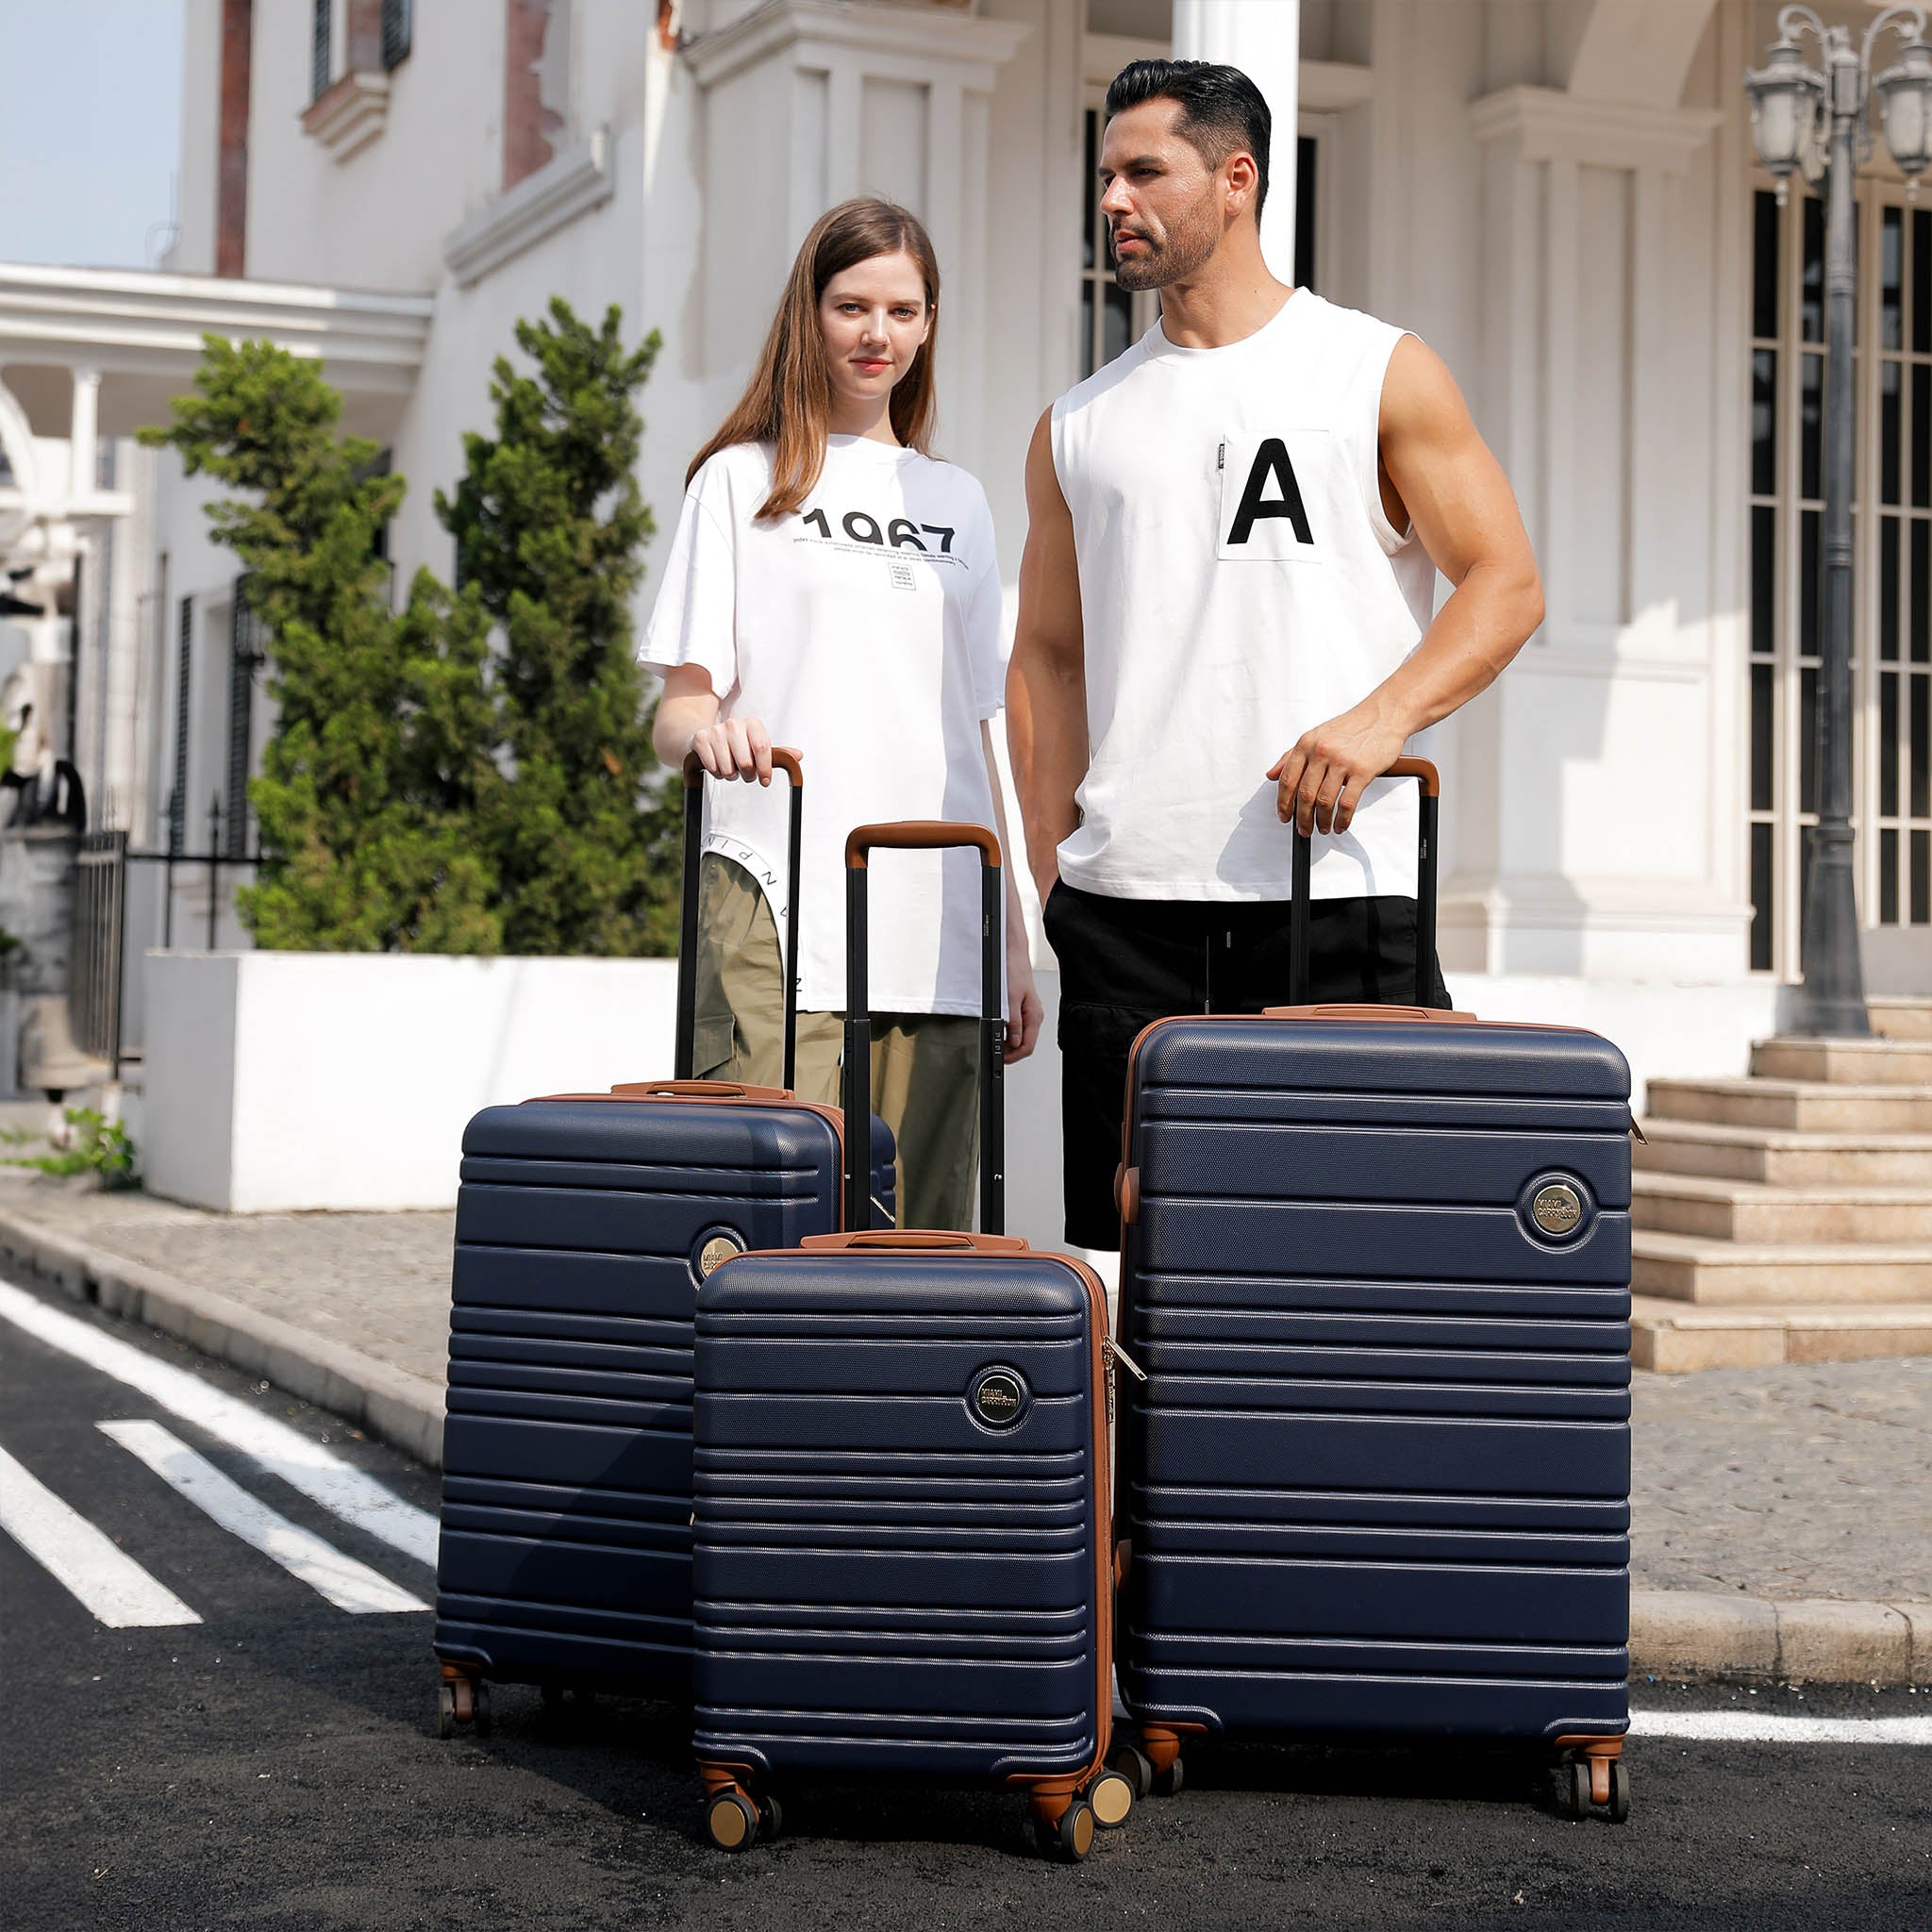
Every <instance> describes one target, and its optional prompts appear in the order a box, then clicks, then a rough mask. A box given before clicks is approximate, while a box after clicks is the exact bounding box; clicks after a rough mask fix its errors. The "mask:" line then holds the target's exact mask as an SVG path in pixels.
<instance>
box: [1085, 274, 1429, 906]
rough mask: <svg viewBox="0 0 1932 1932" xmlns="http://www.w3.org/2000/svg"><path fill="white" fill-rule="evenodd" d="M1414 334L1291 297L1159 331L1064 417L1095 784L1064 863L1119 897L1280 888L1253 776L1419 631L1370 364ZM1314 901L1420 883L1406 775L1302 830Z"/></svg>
mask: <svg viewBox="0 0 1932 1932" xmlns="http://www.w3.org/2000/svg"><path fill="white" fill-rule="evenodd" d="M1402 335H1403V331H1402V330H1400V329H1397V328H1393V327H1391V325H1389V324H1387V323H1384V322H1378V321H1376V320H1375V319H1374V317H1373V316H1368V315H1362V314H1360V313H1358V312H1357V311H1356V310H1355V309H1352V308H1337V307H1336V306H1335V305H1334V304H1333V303H1329V302H1324V301H1323V300H1322V298H1321V297H1320V296H1319V295H1316V294H1313V293H1312V292H1310V291H1308V290H1306V289H1302V290H1298V291H1296V292H1295V293H1294V294H1293V295H1291V296H1290V298H1289V299H1288V301H1287V302H1286V303H1285V304H1284V305H1283V306H1282V308H1281V309H1280V310H1279V312H1278V313H1277V314H1276V315H1275V316H1274V319H1273V320H1272V321H1270V322H1269V323H1268V324H1267V325H1265V326H1263V327H1262V328H1260V329H1257V331H1256V332H1255V334H1253V335H1251V336H1248V337H1246V338H1245V339H1243V340H1242V341H1239V342H1233V343H1230V344H1228V345H1227V346H1226V347H1224V348H1218V349H1183V348H1177V347H1175V346H1174V343H1172V342H1170V341H1168V340H1167V338H1166V337H1165V336H1164V335H1163V334H1162V333H1161V328H1160V325H1159V324H1158V323H1156V324H1155V325H1154V326H1153V328H1151V329H1149V330H1148V332H1147V333H1146V335H1144V336H1143V337H1142V338H1141V340H1140V341H1138V342H1136V343H1135V344H1134V346H1133V347H1132V348H1130V349H1129V350H1127V352H1126V353H1125V354H1124V356H1121V357H1119V358H1117V359H1116V360H1114V361H1112V362H1110V363H1108V366H1107V367H1106V368H1105V369H1102V370H1100V371H1098V372H1097V373H1096V374H1095V375H1091V376H1090V377H1089V378H1088V379H1087V381H1085V382H1083V383H1081V384H1080V385H1079V386H1078V388H1076V389H1072V390H1069V391H1067V393H1066V394H1065V395H1063V396H1062V397H1061V398H1060V399H1059V401H1058V402H1057V403H1056V404H1055V405H1054V408H1053V425H1052V435H1053V458H1054V466H1055V468H1056V469H1057V470H1058V473H1059V483H1060V489H1061V491H1063V492H1064V494H1065V496H1066V500H1067V507H1068V508H1069V509H1070V510H1071V511H1072V512H1073V520H1074V549H1075V553H1076V555H1077V558H1078V561H1079V572H1080V607H1081V612H1082V618H1083V622H1084V625H1085V631H1086V658H1087V741H1088V746H1089V764H1088V770H1087V776H1086V779H1085V780H1084V782H1083V783H1082V784H1081V786H1080V789H1079V791H1078V793H1077V794H1076V796H1077V799H1078V802H1079V807H1080V813H1081V821H1080V824H1079V826H1078V828H1077V829H1076V830H1075V831H1074V834H1073V836H1072V837H1071V838H1069V839H1068V840H1067V841H1066V842H1065V843H1064V844H1062V845H1061V846H1060V848H1059V870H1060V875H1061V876H1062V877H1063V878H1065V879H1066V880H1067V881H1068V883H1069V884H1071V885H1074V886H1077V887H1079V888H1080V889H1081V890H1083V891H1091V892H1099V893H1102V894H1104V895H1106V896H1108V897H1111V898H1120V899H1286V898H1287V897H1288V896H1289V891H1290V884H1289V881H1290V862H1291V832H1290V829H1289V827H1288V826H1286V825H1284V824H1282V823H1281V822H1280V821H1279V820H1278V819H1277V818H1276V817H1275V815H1274V796H1275V788H1274V781H1273V780H1272V779H1270V778H1268V777H1266V776H1265V775H1264V774H1265V773H1266V772H1267V770H1268V767H1269V766H1270V765H1272V764H1273V763H1274V760H1275V759H1276V758H1279V757H1280V756H1281V754H1282V753H1283V752H1285V751H1287V750H1288V749H1289V748H1290V747H1291V745H1292V744H1293V743H1294V741H1296V740H1297V739H1298V738H1299V737H1300V736H1301V735H1302V733H1303V732H1304V731H1306V730H1307V729H1308V728H1309V727H1310V726H1311V725H1315V724H1323V723H1324V722H1325V721H1326V720H1328V719H1330V718H1333V717H1335V716H1336V715H1337V714H1338V713H1340V712H1342V711H1345V710H1347V709H1349V708H1350V707H1351V706H1354V705H1356V704H1358V703H1359V702H1360V701H1361V700H1362V699H1363V698H1365V697H1366V696H1367V695H1368V694H1369V692H1370V691H1373V690H1374V688H1375V687H1376V686H1377V685H1378V684H1380V683H1381V682H1382V680H1383V679H1384V678H1386V677H1387V676H1388V675H1390V674H1391V672H1392V671H1393V670H1395V668H1396V667H1397V666H1398V665H1399V664H1400V663H1401V662H1402V660H1403V659H1404V658H1407V656H1408V654H1409V653H1410V652H1411V651H1412V650H1413V649H1414V648H1415V646H1416V644H1417V643H1418V642H1419V641H1421V638H1422V635H1423V632H1424V630H1425V629H1426V628H1427V626H1428V623H1429V618H1430V614H1431V610H1432V607H1433V598H1434V591H1435V567H1434V565H1433V564H1432V563H1431V562H1430V561H1429V558H1428V556H1427V553H1426V552H1425V551H1424V549H1423V546H1422V544H1421V543H1420V542H1419V541H1417V540H1416V538H1415V536H1414V534H1413V531H1412V530H1411V531H1410V532H1409V533H1408V534H1407V535H1405V534H1404V533H1402V532H1400V531H1397V530H1395V529H1394V528H1392V527H1391V525H1390V522H1389V519H1388V516H1387V515H1386V513H1385V512H1384V510H1383V508H1382V494H1381V489H1380V486H1379V482H1378V479H1377V475H1376V454H1377V443H1378V431H1377V424H1378V419H1379V415H1380V410H1381V401H1382V378H1383V375H1384V374H1385V372H1386V371H1387V369H1388V366H1389V358H1390V356H1391V353H1392V352H1393V350H1394V347H1395V344H1396V343H1397V342H1398V341H1400V340H1401V339H1402ZM1311 883H1312V892H1313V896H1314V897H1316V898H1318V899H1334V898H1349V897H1355V896H1357V895H1362V896H1374V895H1377V894H1396V895H1399V896H1402V897H1413V896H1414V893H1415V890H1416V787H1415V785H1414V784H1413V783H1412V782H1410V781H1382V782H1379V783H1376V784H1374V785H1371V786H1370V787H1369V790H1368V792H1367V795H1366V796H1365V798H1364V799H1363V802H1362V805H1361V808H1360V809H1359V810H1358V811H1357V814H1356V817H1355V821H1354V823H1353V824H1351V825H1350V827H1349V829H1348V831H1347V832H1345V833H1344V834H1342V835H1341V837H1340V838H1331V837H1324V836H1322V835H1320V834H1317V836H1316V839H1315V864H1314V871H1313V874H1312V880H1311Z"/></svg>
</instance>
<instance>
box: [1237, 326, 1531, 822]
mask: <svg viewBox="0 0 1932 1932" xmlns="http://www.w3.org/2000/svg"><path fill="white" fill-rule="evenodd" d="M1381 443H1382V470H1383V483H1382V501H1383V508H1385V509H1386V510H1387V511H1388V513H1389V517H1390V521H1391V523H1393V524H1394V525H1395V526H1396V528H1397V529H1400V528H1401V527H1402V525H1403V523H1404V521H1405V520H1406V519H1413V521H1414V524H1415V530H1416V535H1417V536H1418V537H1420V538H1421V539H1422V543H1423V548H1424V550H1426V551H1427V552H1428V554H1429V558H1430V560H1431V561H1432V562H1433V563H1434V564H1435V566H1436V568H1437V569H1438V570H1440V571H1441V573H1442V575H1444V576H1445V577H1447V578H1448V579H1449V581H1450V583H1451V584H1453V585H1454V586H1455V587H1456V588H1455V591H1454V593H1453V594H1452V595H1451V596H1450V598H1449V600H1448V602H1447V603H1445V604H1444V605H1443V606H1442V608H1441V610H1439V611H1438V612H1437V613H1436V619H1435V622H1434V623H1433V624H1431V625H1429V628H1428V631H1427V633H1426V634H1425V635H1424V638H1423V641H1422V642H1421V643H1419V644H1418V645H1417V646H1416V648H1415V650H1414V651H1413V653H1411V655H1410V656H1409V658H1408V659H1407V662H1406V663H1404V664H1403V665H1402V667H1401V668H1400V669H1399V670H1398V671H1396V672H1395V673H1393V674H1392V675H1391V676H1390V677H1388V678H1387V679H1385V680H1384V681H1383V682H1382V683H1381V684H1380V685H1378V686H1377V687H1376V688H1375V689H1374V691H1371V692H1370V693H1369V695H1368V696H1367V697H1366V698H1364V699H1363V700H1362V702H1361V703H1360V704H1358V705H1357V706H1356V707H1355V708H1354V709H1353V710H1349V711H1344V712H1343V713H1342V714H1341V716H1340V717H1339V718H1331V719H1329V720H1328V722H1327V723H1326V724H1318V725H1317V726H1316V727H1315V728H1314V729H1313V730H1312V731H1307V732H1305V733H1303V735H1302V737H1301V739H1300V741H1298V742H1297V743H1296V744H1295V746H1294V748H1293V749H1292V750H1291V751H1289V752H1287V753H1285V754H1284V755H1283V756H1282V757H1281V758H1278V759H1276V760H1275V762H1274V765H1272V766H1271V767H1270V768H1269V771H1268V776H1269V777H1271V778H1274V779H1275V780H1276V781H1277V791H1276V796H1275V809H1276V811H1277V812H1278V813H1279V814H1280V816H1281V818H1282V819H1283V820H1284V821H1285V820H1286V819H1287V818H1288V817H1289V816H1290V814H1291V813H1292V814H1293V815H1294V816H1295V818H1296V819H1297V820H1298V821H1299V823H1300V824H1301V827H1302V829H1303V830H1304V831H1312V830H1314V829H1316V828H1318V827H1319V828H1320V829H1321V830H1322V831H1324V832H1326V831H1331V830H1332V831H1337V832H1342V831H1346V830H1347V829H1348V824H1349V821H1350V820H1351V819H1352V818H1354V816H1355V811H1356V808H1357V806H1358V805H1359V804H1360V803H1361V795H1362V788H1363V787H1364V786H1366V785H1367V784H1368V783H1369V782H1370V780H1371V779H1373V778H1375V777H1377V776H1379V775H1380V774H1382V773H1383V772H1385V771H1387V770H1388V768H1389V767H1390V765H1391V764H1392V763H1393V762H1394V761H1395V760H1396V759H1397V758H1400V757H1401V756H1402V748H1403V746H1404V744H1405V743H1406V742H1407V740H1408V739H1409V737H1410V736H1411V735H1412V734H1413V733H1415V732H1418V731H1421V730H1422V729H1424V727H1425V726H1427V725H1430V724H1435V723H1436V722H1437V721H1438V720H1439V719H1441V718H1446V717H1447V716H1448V715H1449V714H1450V712H1451V711H1454V710H1456V709H1457V708H1458V707H1460V706H1462V705H1465V704H1467V703H1468V702H1469V700H1470V699H1471V698H1473V697H1474V696H1475V695H1476V693H1477V692H1478V691H1483V690H1485V689H1487V688H1488V686H1490V685H1491V683H1493V682H1494V681H1495V679H1496V677H1497V676H1498V675H1500V674H1501V672H1502V670H1503V668H1504V666H1505V665H1507V663H1508V662H1509V660H1510V658H1513V657H1515V655H1516V654H1517V652H1518V651H1520V650H1521V649H1522V648H1523V646H1524V643H1525V642H1527V641H1528V639H1529V636H1530V633H1531V632H1532V631H1534V630H1535V629H1536V627H1537V625H1540V624H1541V622H1542V620H1543V592H1542V583H1541V578H1540V577H1539V576H1538V575H1537V567H1536V558H1535V557H1534V556H1533V555H1532V554H1531V552H1530V547H1529V537H1528V534H1527V533H1526V532H1525V531H1524V527H1523V518H1522V516H1521V514H1520V513H1519V511H1518V510H1517V508H1516V497H1515V494H1514V492H1513V491H1511V490H1510V488H1509V479H1508V478H1507V476H1506V475H1504V474H1503V466H1502V465H1501V464H1500V463H1499V462H1497V460H1496V458H1494V457H1493V456H1492V455H1491V452H1490V448H1489V445H1488V444H1487V443H1485V442H1484V441H1483V440H1482V438H1481V436H1480V435H1478V434H1477V432H1476V426H1475V425H1474V423H1473V422H1472V421H1471V420H1470V414H1469V409H1468V408H1467V406H1466V405H1465V404H1464V402H1463V400H1462V392H1461V391H1460V390H1458V389H1457V386H1456V379H1455V377H1454V376H1452V375H1450V374H1449V371H1448V369H1447V368H1446V367H1445V366H1444V364H1443V362H1442V359H1441V357H1439V356H1438V355H1437V354H1436V353H1435V352H1434V351H1433V350H1432V349H1430V348H1428V347H1427V346H1425V345H1424V343H1422V342H1420V341H1417V340H1416V338H1415V337H1413V336H1405V337H1404V338H1403V339H1402V341H1400V342H1398V343H1397V344H1396V345H1395V353H1394V354H1393V356H1391V358H1390V361H1389V373H1388V375H1387V376H1386V378H1385V379H1384V381H1383V385H1382V412H1381Z"/></svg>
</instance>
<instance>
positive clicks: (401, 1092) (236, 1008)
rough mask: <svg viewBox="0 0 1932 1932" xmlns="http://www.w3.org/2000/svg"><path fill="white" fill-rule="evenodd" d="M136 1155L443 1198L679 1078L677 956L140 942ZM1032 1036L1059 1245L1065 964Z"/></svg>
mask: <svg viewBox="0 0 1932 1932" xmlns="http://www.w3.org/2000/svg"><path fill="white" fill-rule="evenodd" d="M147 973H148V978H147V985H146V1008H147V1010H146V1034H147V1041H148V1052H147V1067H146V1074H145V1081H144V1086H145V1091H144V1093H143V1095H142V1148H141V1153H142V1168H143V1171H144V1174H145V1176H146V1181H147V1185H148V1188H149V1189H150V1191H153V1192H154V1193H157V1194H160V1195H163V1196H165V1197H166V1198H168V1199H170V1200H175V1201H186V1202H190V1203H192V1204H193V1205H195V1206H197V1207H203V1208H220V1209H224V1210H226V1211H229V1212H238V1213H263V1212H271V1211H276V1210H281V1211H287V1210H291V1209H297V1208H441V1207H447V1206H449V1205H450V1204H451V1203H453V1202H454V1201H455V1199H456V1195H457V1179H458V1164H459V1161H460V1158H461V1146H462V1134H463V1126H464V1124H465V1123H466V1122H467V1121H468V1120H469V1118H470V1116H471V1115H472V1114H473V1113H475V1111H476V1110H477V1109H478V1108H483V1107H488V1106H491V1105H494V1104H496V1103H499V1102H504V1101H518V1100H527V1099H528V1098H529V1097H530V1096H531V1095H532V1094H537V1093H558V1092H568V1091H582V1090H591V1091H601V1090H602V1089H604V1088H607V1087H609V1086H611V1085H613V1084H615V1083H616V1082H618V1081H620V1080H635V1079H649V1078H652V1077H654V1076H659V1075H664V1074H669V1073H670V1072H671V1071H672V1065H673V1058H672V1032H673V1025H674V1020H675V1010H676V986H677V973H676V965H675V961H673V960H670V959H531V958H501V959H456V958H439V957H434V956H422V955H413V956H404V955H395V954H345V953H151V954H150V955H149V956H148V959H147ZM1449 986H1450V991H1451V993H1452V994H1453V995H1454V997H1455V999H1456V1002H1457V1005H1458V1006H1461V1007H1465V1008H1469V1009H1470V1010H1473V1011H1474V1012H1475V1013H1477V1014H1479V1015H1481V1016H1482V1017H1483V1018H1484V1019H1488V1020H1505V1019H1516V1020H1539V1021H1544V1022H1554V1023H1557V1024H1569V1025H1581V1026H1590V1027H1593V1028H1595V1029H1596V1030H1597V1031H1599V1032H1601V1033H1603V1034H1605V1035H1606V1036H1607V1038H1609V1039H1610V1040H1613V1041H1615V1042H1616V1043H1617V1044H1618V1045H1619V1046H1620V1047H1621V1048H1622V1049H1623V1050H1624V1054H1625V1056H1626V1057H1627V1058H1628V1059H1629V1061H1630V1065H1631V1072H1632V1074H1633V1076H1634V1079H1635V1084H1636V1087H1637V1091H1638V1097H1639V1104H1640V1106H1641V1095H1642V1089H1643V1083H1644V1081H1645V1080H1647V1079H1648V1078H1650V1077H1651V1076H1652V1075H1654V1074H1678V1075H1692V1076H1696V1075H1711V1074H1741V1073H1743V1072H1744V1071H1745V1068H1746V1064H1747V1061H1748V1058H1749V1053H1750V1045H1751V1041H1753V1040H1756V1039H1761V1038H1763V1037H1764V1036H1765V1035H1767V1034H1769V1033H1772V1032H1774V1031H1775V1030H1776V1029H1775V1021H1776V1009H1777V1005H1778V999H1779V992H1780V990H1779V989H1778V988H1777V987H1775V986H1774V985H1773V984H1772V983H1771V982H1769V981H1766V980H1752V981H1749V982H1746V983H1744V984H1742V985H1731V986H1673V985H1670V984H1667V983H1663V982H1655V981H1649V982H1644V981H1603V980H1586V979H1567V978H1554V977H1550V978H1544V977H1539V976H1535V975H1530V974H1523V975H1515V976H1510V977H1499V976H1491V977H1485V976H1483V975H1480V974H1450V975H1449ZM1040 990H1041V997H1042V999H1043V1001H1044V1003H1045V1007H1046V1024H1045V1026H1044V1028H1043V1031H1042V1037H1041V1046H1040V1050H1039V1052H1037V1053H1036V1054H1035V1055H1034V1056H1033V1058H1031V1059H1028V1060H1024V1061H1022V1062H1020V1063H1019V1064H1018V1065H1017V1066H1014V1067H1010V1068H1008V1071H1007V1082H1006V1086H1007V1225H1008V1230H1009V1231H1010V1232H1012V1233H1014V1234H1020V1235H1024V1236H1025V1237H1026V1238H1027V1240H1029V1241H1033V1242H1034V1243H1035V1244H1036V1245H1039V1246H1045V1247H1058V1246H1059V1245H1061V1219H1060V1171H1061V1170H1060V1077H1059V1074H1060V1070H1059V1055H1058V1051H1057V1049H1056V1047H1055V1044H1054V1036H1055V1024H1056V1020H1057V1017H1058V995H1059V974H1058V972H1057V971H1055V970H1053V969H1052V968H1051V967H1048V968H1046V969H1044V970H1043V971H1041V974H1040Z"/></svg>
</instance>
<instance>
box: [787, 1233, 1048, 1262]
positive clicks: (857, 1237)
mask: <svg viewBox="0 0 1932 1932" xmlns="http://www.w3.org/2000/svg"><path fill="white" fill-rule="evenodd" d="M798 1245H799V1246H800V1247H802V1248H921V1249H924V1248H958V1249H960V1250H962V1251H970V1252H971V1253H973V1254H975V1255H1024V1253H1025V1252H1026V1242H1025V1240H1024V1237H1022V1236H1020V1235H1017V1234H967V1233H964V1232H962V1231H959V1230H956V1229H953V1228H936V1227H858V1228H848V1229H847V1230H846V1232H845V1233H843V1234H808V1235H807V1236H806V1237H805V1239H804V1240H803V1241H800V1242H799V1244H798Z"/></svg>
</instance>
